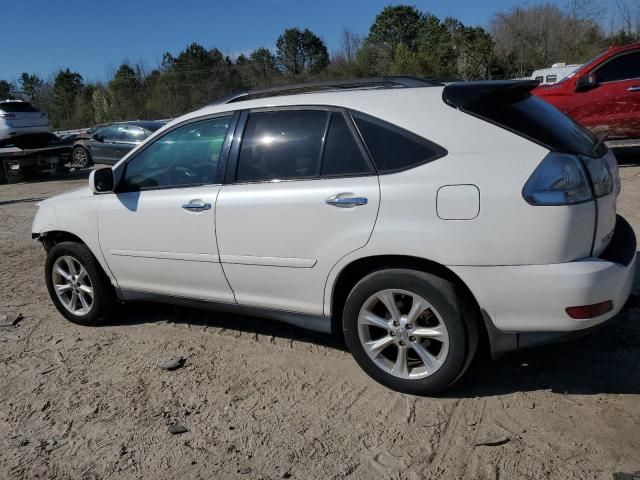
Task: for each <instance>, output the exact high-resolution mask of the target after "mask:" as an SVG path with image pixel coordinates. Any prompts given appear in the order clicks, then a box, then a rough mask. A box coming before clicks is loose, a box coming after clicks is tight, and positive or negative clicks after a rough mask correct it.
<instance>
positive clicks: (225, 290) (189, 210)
mask: <svg viewBox="0 0 640 480" xmlns="http://www.w3.org/2000/svg"><path fill="white" fill-rule="evenodd" d="M230 120H231V116H225V117H216V118H209V119H206V120H199V121H195V122H191V123H188V124H186V125H182V126H179V127H176V128H174V129H172V130H170V131H168V133H166V134H164V135H162V136H160V137H158V138H157V139H155V140H154V141H153V142H152V143H151V144H149V145H147V146H146V147H145V148H143V149H142V150H141V151H139V152H138V153H137V154H136V155H135V156H133V157H132V158H131V159H129V160H128V162H127V164H126V166H124V167H123V168H124V173H123V176H122V180H121V182H120V183H119V185H118V187H117V189H116V193H114V194H106V195H104V196H103V197H102V199H101V201H100V204H99V207H98V208H99V211H98V229H99V234H100V246H101V248H102V252H103V254H104V256H105V258H106V261H107V265H108V267H109V269H110V270H111V272H112V273H113V275H114V276H115V278H116V281H117V282H118V285H119V287H120V288H122V289H125V290H133V291H138V292H150V293H159V294H165V295H172V296H177V297H186V298H192V299H201V300H209V301H222V302H233V301H234V298H233V292H232V291H231V289H230V288H229V285H228V283H227V281H226V279H225V277H224V273H223V271H222V268H221V265H220V259H219V256H218V249H217V245H216V232H215V220H214V211H215V210H214V206H215V202H216V197H217V195H218V192H219V190H220V174H219V168H218V167H219V161H220V155H221V152H222V145H223V142H224V141H225V137H226V135H227V130H228V127H229V123H230Z"/></svg>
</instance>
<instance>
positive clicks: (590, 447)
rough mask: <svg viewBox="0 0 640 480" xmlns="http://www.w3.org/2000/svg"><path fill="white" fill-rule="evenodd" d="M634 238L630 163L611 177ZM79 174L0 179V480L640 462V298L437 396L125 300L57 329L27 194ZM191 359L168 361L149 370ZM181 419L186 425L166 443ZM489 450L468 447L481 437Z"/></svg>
mask: <svg viewBox="0 0 640 480" xmlns="http://www.w3.org/2000/svg"><path fill="white" fill-rule="evenodd" d="M621 172H622V178H623V191H622V196H621V200H620V203H619V209H620V212H621V213H622V214H624V215H625V216H627V218H628V219H629V220H630V221H631V222H632V223H633V224H634V227H635V228H636V231H637V232H638V233H640V208H639V207H640V166H637V165H636V166H633V165H631V166H626V167H623V168H622V169H621ZM85 177H86V174H83V173H80V174H75V175H74V174H70V175H67V176H66V177H63V178H61V179H56V180H43V181H37V182H31V183H24V184H16V185H5V186H0V292H1V293H0V313H3V312H5V313H6V312H20V313H22V314H23V315H24V319H23V320H22V321H21V322H20V323H19V324H18V325H17V326H13V327H3V328H0V478H17V479H22V478H58V479H66V478H73V479H80V478H86V479H106V478H114V479H115V478H118V479H120V478H153V479H162V478H193V479H196V478H203V479H205V478H206V479H209V478H225V479H226V478H242V479H260V478H262V479H278V478H297V479H311V478H321V479H334V478H335V479H339V478H346V477H349V478H363V479H364V478H389V479H423V478H424V479H440V478H447V479H448V478H451V479H460V478H478V479H485V478H486V479H499V478H501V479H505V478H534V479H539V478H540V479H542V478H545V479H546V478H551V479H562V480H566V479H591V478H597V479H612V478H623V477H617V476H615V475H614V474H615V473H616V472H626V473H631V472H635V471H638V470H640V347H639V343H640V302H638V296H637V293H639V292H638V283H636V290H635V292H636V296H634V297H632V301H631V302H630V304H629V305H628V306H627V308H626V309H625V310H624V311H623V312H622V313H621V314H620V315H618V317H617V318H616V319H614V320H613V321H611V322H610V324H609V325H608V327H607V328H605V329H603V330H601V331H599V332H598V333H597V334H596V335H592V336H590V337H587V338H584V339H582V340H578V341H574V342H571V343H566V344H562V345H557V346H550V347H545V348H541V349H536V350H530V351H525V352H521V353H517V354H511V355H508V356H505V357H503V358H502V359H500V360H498V361H495V362H492V361H489V360H483V359H480V360H478V361H476V362H475V364H474V365H473V366H472V368H471V369H470V371H469V372H468V374H467V375H466V376H465V377H464V378H463V380H462V381H461V382H460V383H459V384H458V385H457V386H456V387H455V388H454V389H453V390H450V391H448V392H447V393H446V395H445V396H444V397H442V398H417V397H412V396H408V395H402V394H398V393H395V392H393V391H390V390H387V389H385V388H384V387H382V386H379V385H377V384H376V383H374V382H373V381H372V380H370V379H369V378H368V377H367V376H366V375H365V374H364V373H363V372H362V371H361V370H360V369H359V368H358V366H357V365H356V364H355V362H354V361H353V360H352V359H351V357H350V355H349V354H348V353H347V352H346V351H345V350H344V349H343V348H342V347H341V346H340V345H338V344H336V343H335V342H334V341H333V340H332V339H331V338H330V337H328V336H323V335H319V334H314V333H309V332H305V331H302V330H299V329H296V328H294V327H289V326H285V325H280V324H273V323H271V324H270V323H267V322H265V321H262V320H258V319H254V318H248V317H240V316H232V315H224V314H217V313H212V312H203V311H198V310H191V309H184V308H173V307H167V306H162V305H156V304H140V305H135V306H127V308H125V309H123V310H122V311H121V312H120V313H119V314H118V315H117V316H116V318H115V320H114V321H113V322H112V323H110V324H109V325H104V326H101V327H94V328H83V327H79V326H75V325H73V324H71V323H69V322H67V321H65V320H64V319H63V318H62V317H61V316H60V315H59V314H58V313H57V311H56V310H55V308H54V307H53V304H52V303H51V301H50V300H49V297H48V295H47V291H46V288H45V285H44V280H43V264H44V258H45V253H44V251H43V249H42V248H41V247H40V245H37V244H33V243H32V241H31V239H30V226H31V221H32V218H33V215H34V213H35V210H36V207H35V204H36V202H37V201H38V200H40V199H42V198H46V197H49V196H51V195H54V194H56V193H58V192H62V191H64V190H67V189H69V188H72V187H75V186H78V185H81V184H83V183H84V182H85V181H86V179H85ZM173 355H184V356H185V357H187V362H186V364H185V366H184V367H183V368H181V369H178V370H175V371H171V372H168V371H165V370H161V369H160V368H158V363H159V362H161V361H162V360H164V359H166V358H167V357H171V356H173ZM173 423H179V424H181V425H183V426H185V427H186V428H187V429H188V432H187V433H183V434H181V435H172V434H171V433H169V431H168V425H170V424H173ZM486 442H489V443H499V444H500V445H493V446H492V445H482V443H486Z"/></svg>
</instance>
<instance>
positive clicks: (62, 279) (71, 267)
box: [51, 255, 94, 316]
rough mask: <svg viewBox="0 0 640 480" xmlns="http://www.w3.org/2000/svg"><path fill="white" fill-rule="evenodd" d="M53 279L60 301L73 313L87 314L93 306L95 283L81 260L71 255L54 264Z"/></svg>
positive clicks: (62, 257)
mask: <svg viewBox="0 0 640 480" xmlns="http://www.w3.org/2000/svg"><path fill="white" fill-rule="evenodd" d="M51 279H52V281H53V282H52V283H53V288H54V290H55V292H56V296H57V297H58V300H60V303H61V304H62V305H63V306H64V307H65V308H66V309H67V310H68V311H69V312H71V313H72V314H74V315H77V316H84V315H87V314H88V313H89V312H90V311H91V308H92V307H93V299H94V294H93V284H92V283H91V278H90V277H89V274H88V272H87V270H86V269H85V268H84V266H83V265H82V264H81V263H80V261H79V260H78V259H77V258H75V257H72V256H70V255H64V256H61V257H60V258H58V259H57V260H56V261H55V263H54V264H53V269H52V271H51Z"/></svg>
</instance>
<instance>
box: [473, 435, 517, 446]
mask: <svg viewBox="0 0 640 480" xmlns="http://www.w3.org/2000/svg"><path fill="white" fill-rule="evenodd" d="M510 441H511V439H510V438H509V437H499V438H490V439H487V440H483V441H482V442H477V443H474V444H473V446H474V447H498V446H500V445H504V444H505V443H509V442H510Z"/></svg>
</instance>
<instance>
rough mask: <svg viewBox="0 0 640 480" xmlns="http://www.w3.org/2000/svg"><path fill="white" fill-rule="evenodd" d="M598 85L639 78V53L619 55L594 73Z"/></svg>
mask: <svg viewBox="0 0 640 480" xmlns="http://www.w3.org/2000/svg"><path fill="white" fill-rule="evenodd" d="M596 78H597V80H598V83H605V82H616V81H619V80H631V79H634V78H640V53H628V54H626V55H620V56H619V57H616V58H614V59H613V60H610V61H608V62H607V63H605V64H604V65H603V66H602V67H601V68H599V69H598V70H597V71H596Z"/></svg>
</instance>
